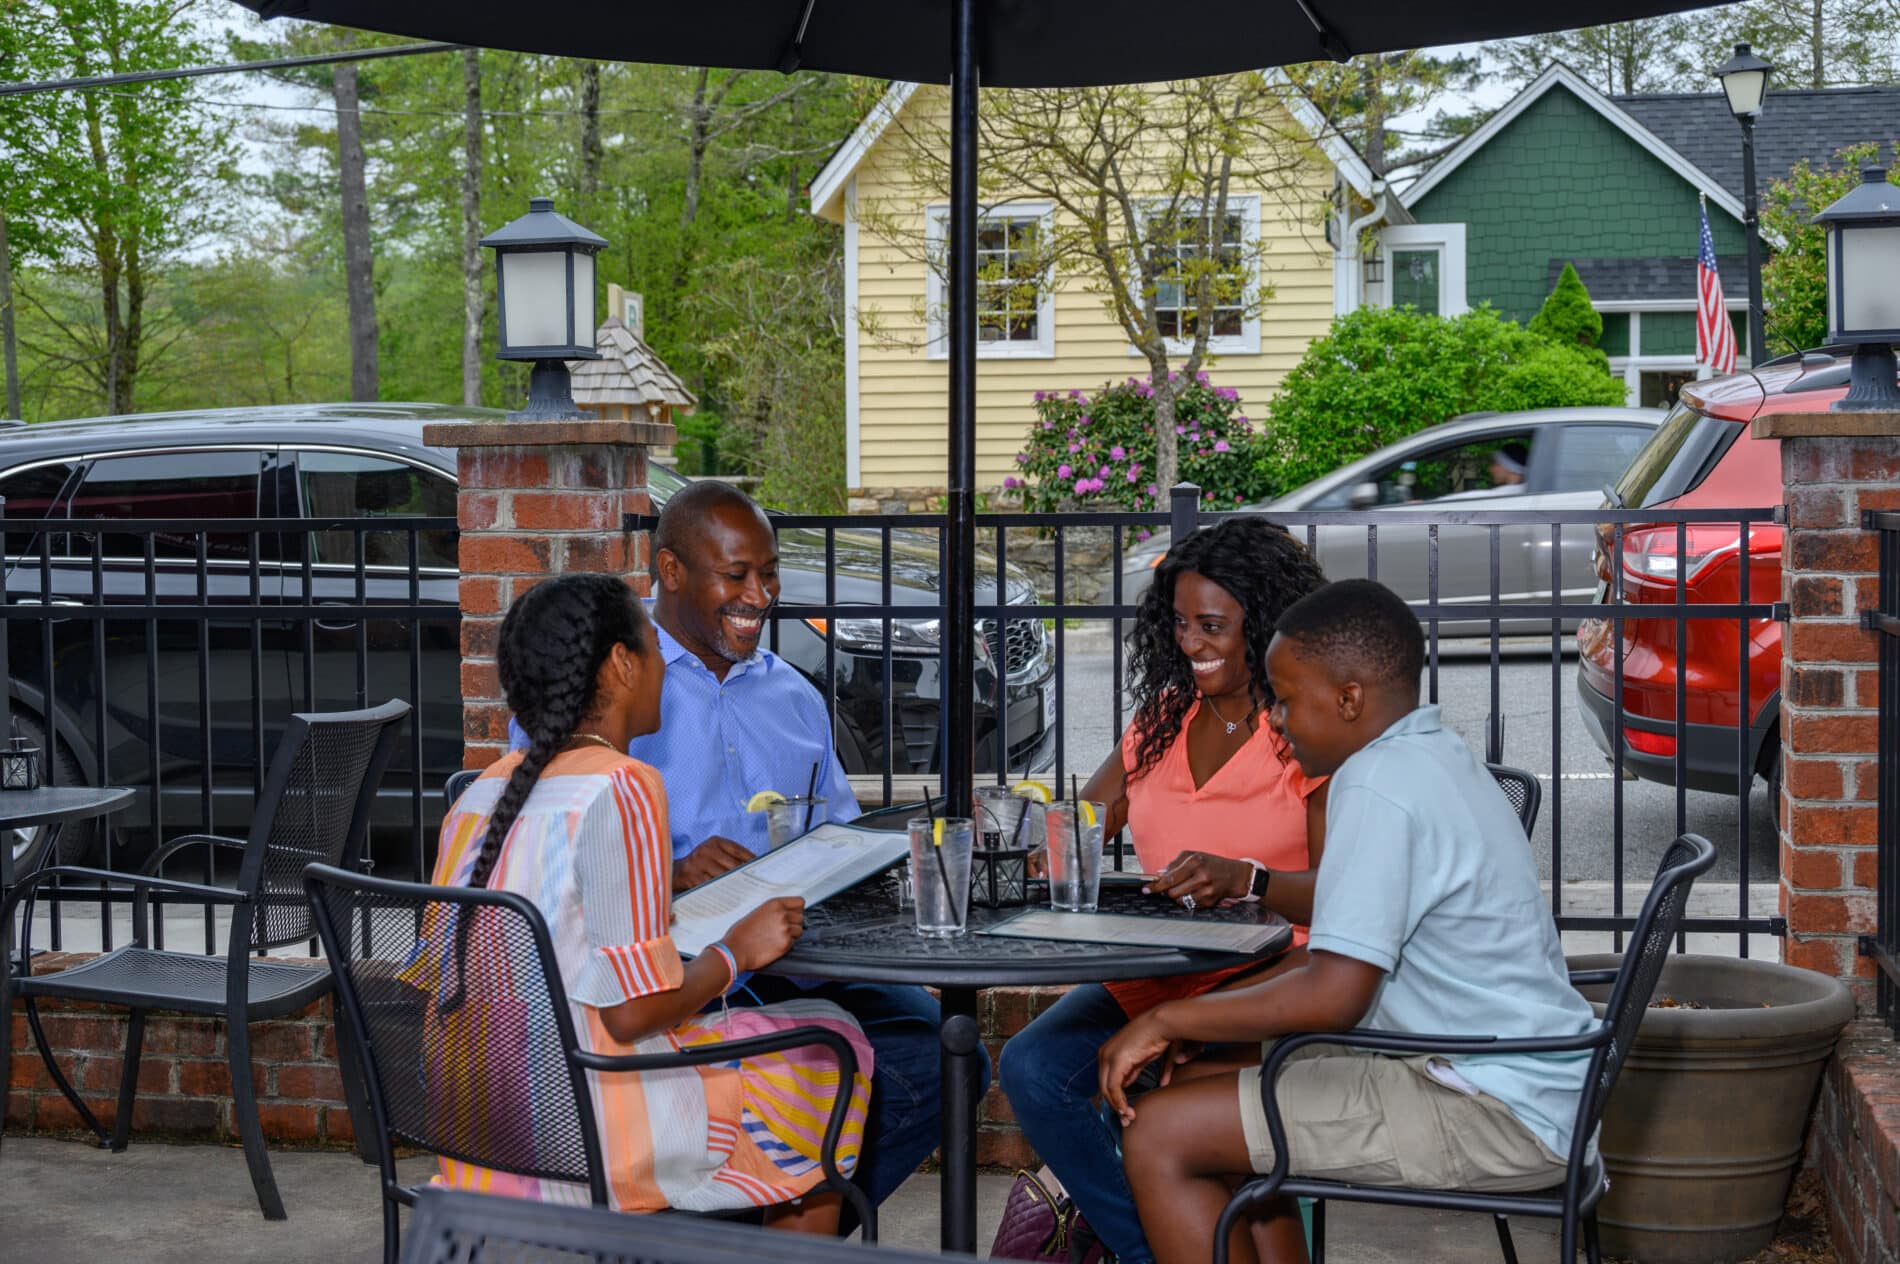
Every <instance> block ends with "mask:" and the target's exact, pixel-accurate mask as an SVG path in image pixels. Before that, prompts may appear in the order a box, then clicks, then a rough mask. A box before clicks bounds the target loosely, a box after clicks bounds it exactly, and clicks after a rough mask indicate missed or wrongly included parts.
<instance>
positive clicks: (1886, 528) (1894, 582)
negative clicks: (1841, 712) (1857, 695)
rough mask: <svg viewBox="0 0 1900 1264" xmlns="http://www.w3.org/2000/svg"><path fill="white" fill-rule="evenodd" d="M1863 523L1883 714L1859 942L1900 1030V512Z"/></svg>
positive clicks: (1867, 617)
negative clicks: (1871, 560)
mask: <svg viewBox="0 0 1900 1264" xmlns="http://www.w3.org/2000/svg"><path fill="white" fill-rule="evenodd" d="M1861 526H1863V527H1865V528H1867V529H1868V530H1871V531H1874V532H1876V533H1877V534H1878V537H1879V540H1880V604H1879V606H1878V607H1877V608H1876V609H1873V610H1868V611H1864V612H1863V613H1862V614H1861V625H1862V626H1863V627H1866V628H1868V629H1870V630H1872V631H1873V632H1875V633H1877V634H1878V636H1877V637H1876V640H1877V642H1878V645H1879V648H1878V650H1877V651H1876V653H1877V655H1878V659H1879V671H1880V677H1879V680H1880V691H1879V702H1878V708H1879V712H1880V720H1879V728H1878V730H1877V733H1876V748H1877V755H1876V758H1877V760H1878V764H1877V768H1878V771H1877V774H1876V778H1875V794H1876V797H1877V799H1878V806H1877V807H1876V809H1875V811H1876V813H1877V815H1876V817H1875V835H1874V837H1875V842H1876V860H1875V866H1876V868H1875V879H1874V881H1875V897H1874V933H1873V934H1872V935H1869V936H1865V937H1863V938H1862V940H1861V944H1860V947H1861V951H1862V952H1863V953H1865V954H1866V955H1868V956H1870V957H1872V958H1873V959H1874V964H1875V965H1876V966H1878V967H1879V972H1878V973H1877V974H1876V976H1875V989H1874V991H1875V997H1876V999H1877V1000H1878V1002H1879V1006H1880V1016H1881V1018H1882V1019H1884V1020H1885V1021H1886V1022H1887V1023H1888V1024H1889V1025H1890V1026H1891V1027H1892V1028H1893V1029H1894V1033H1895V1034H1896V1035H1900V513H1894V512H1891V511H1878V512H1872V513H1867V514H1864V515H1862V519H1861Z"/></svg>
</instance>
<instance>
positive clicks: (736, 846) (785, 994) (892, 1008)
mask: <svg viewBox="0 0 1900 1264" xmlns="http://www.w3.org/2000/svg"><path fill="white" fill-rule="evenodd" d="M778 567H779V559H778V541H777V538H776V536H775V535H774V533H773V531H772V524H771V521H770V520H769V519H768V518H767V517H766V516H765V513H764V512H763V511H762V510H761V509H760V508H759V506H758V505H757V504H756V503H755V502H754V501H753V500H752V498H751V497H749V496H747V495H746V494H745V493H744V492H742V491H740V490H738V489H737V488H735V487H733V486H731V485H730V484H726V483H718V482H710V481H709V482H702V483H694V484H692V485H691V486H690V487H687V488H685V489H684V490H682V491H680V492H678V493H676V494H675V495H674V496H673V497H672V499H671V500H669V501H668V502H667V505H666V508H665V510H664V511H663V512H662V513H661V514H660V522H659V526H658V528H657V529H656V530H655V531H654V533H653V581H654V593H655V600H654V602H653V606H652V613H653V620H654V623H655V625H656V631H657V633H658V640H659V648H660V653H661V654H662V655H663V656H664V657H665V659H666V683H665V685H664V687H663V692H662V694H661V702H660V721H661V725H660V729H659V731H658V732H656V733H652V734H649V735H647V736H645V737H636V738H635V739H634V740H633V744H632V746H631V747H629V748H628V753H629V754H631V755H632V756H633V757H634V758H635V759H638V760H641V761H643V762H645V763H649V764H651V765H653V766H654V767H655V768H657V769H658V770H659V772H660V777H661V779H662V781H664V782H665V784H666V802H667V817H668V820H669V821H670V823H671V829H672V834H673V889H674V890H675V891H684V890H686V889H687V888H688V887H693V886H697V885H698V884H699V883H701V882H704V881H706V880H707V879H709V878H715V877H717V876H719V875H720V874H722V873H725V872H726V871H728V870H730V869H733V868H735V867H737V866H739V865H741V864H744V863H745V862H746V861H748V860H751V859H752V858H753V856H754V855H756V854H760V853H763V852H764V851H765V850H766V847H767V842H766V825H765V813H763V812H747V811H746V810H745V805H746V801H747V800H748V799H750V798H751V797H752V796H753V795H754V794H755V793H757V792H758V791H760V790H777V791H779V792H780V793H781V794H786V795H791V794H798V793H803V791H804V789H805V787H806V785H808V784H810V781H811V774H812V767H813V765H816V766H817V768H818V782H817V791H816V793H818V794H819V795H821V796H823V797H824V800H825V812H826V815H827V817H829V818H830V819H831V820H834V821H850V820H852V819H854V818H855V817H856V816H857V815H858V802H857V799H856V797H855V796H854V795H853V794H852V793H851V784H850V782H849V781H847V780H846V779H845V773H844V768H843V766H842V765H840V764H839V762H838V752H837V750H836V748H835V747H834V745H833V741H832V727H831V716H830V714H829V712H828V711H827V709H826V707H825V702H824V699H823V698H821V697H820V696H819V694H818V691H817V690H816V689H815V688H813V687H812V685H811V682H810V681H808V680H806V679H805V678H804V677H803V676H802V675H800V674H799V672H798V669H797V668H795V667H793V666H792V665H791V664H790V663H787V662H786V661H785V660H784V659H782V658H780V657H779V656H778V655H776V654H773V653H772V652H770V651H769V650H766V649H764V648H762V647H761V646H760V644H759V640H760V637H761V636H762V635H763V633H764V631H765V617H766V615H767V613H768V612H769V611H770V609H771V607H772V605H773V603H775V602H776V601H777V600H778V594H779V575H778ZM509 736H510V738H511V740H512V743H513V745H515V746H517V747H520V746H525V745H527V736H526V734H524V733H522V732H521V730H520V729H519V727H517V726H516V725H515V724H514V723H513V721H510V723H509ZM794 996H817V997H822V998H824V999H826V1000H830V1001H833V1002H835V1003H837V1004H838V1005H839V1006H841V1007H842V1008H843V1009H845V1010H846V1011H847V1012H849V1013H850V1014H851V1015H852V1017H854V1018H856V1019H857V1020H858V1024H859V1025H860V1026H861V1027H863V1029H864V1034H865V1036H866V1037H867V1038H868V1039H869V1040H870V1042H871V1047H872V1049H873V1050H874V1051H875V1053H876V1068H875V1071H874V1073H873V1076H872V1080H871V1114H870V1118H869V1119H868V1120H867V1121H866V1126H865V1130H864V1136H865V1144H864V1155H863V1158H862V1160H861V1161H860V1165H859V1169H858V1170H859V1176H860V1180H861V1182H862V1184H863V1185H864V1188H865V1192H866V1193H868V1194H869V1195H870V1197H871V1199H872V1200H873V1201H874V1202H882V1201H883V1200H884V1199H885V1198H887V1197H889V1196H890V1194H891V1193H892V1191H894V1190H895V1189H896V1188H897V1187H898V1186H899V1185H901V1184H903V1182H904V1180H905V1178H907V1177H908V1176H909V1175H910V1174H911V1173H912V1172H914V1171H916V1169H917V1167H918V1165H919V1164H921V1163H922V1162H923V1161H924V1160H925V1159H926V1158H928V1157H929V1156H930V1153H931V1151H933V1150H934V1149H935V1148H936V1146H937V1142H938V1139H939V1128H940V1118H941V1110H940V1104H939V1097H940V1092H939V1088H940V1075H939V1044H938V1035H937V1029H938V1025H939V1010H938V1006H937V1002H936V1001H935V1000H934V999H933V998H932V997H931V995H930V994H929V993H928V992H926V991H924V990H923V989H922V988H919V987H894V986H887V985H880V984H869V983H811V982H808V981H797V980H788V979H782V978H777V977H773V976H766V975H754V976H752V977H751V978H750V979H749V980H747V982H746V984H745V986H744V987H742V988H741V989H740V990H739V991H736V992H734V993H733V996H732V1001H733V1003H734V1004H739V1003H744V1002H748V1001H756V1002H757V1003H759V1004H769V1003H771V1002H773V1001H777V1000H784V999H789V998H791V997H794ZM984 1074H985V1082H987V1078H988V1070H987V1066H986V1068H985V1073H984Z"/></svg>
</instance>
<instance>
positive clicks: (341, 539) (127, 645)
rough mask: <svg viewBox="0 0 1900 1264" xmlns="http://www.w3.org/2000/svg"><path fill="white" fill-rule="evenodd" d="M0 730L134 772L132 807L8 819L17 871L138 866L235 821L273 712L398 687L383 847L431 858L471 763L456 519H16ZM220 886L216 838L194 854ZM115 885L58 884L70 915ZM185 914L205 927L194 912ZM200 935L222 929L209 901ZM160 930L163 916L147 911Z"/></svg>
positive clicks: (63, 769)
mask: <svg viewBox="0 0 1900 1264" xmlns="http://www.w3.org/2000/svg"><path fill="white" fill-rule="evenodd" d="M3 525H4V528H5V532H6V558H5V565H6V579H5V584H4V585H3V586H0V621H3V625H4V635H0V654H4V659H3V660H0V668H4V675H5V676H6V678H7V680H8V683H9V688H8V689H7V690H6V691H4V695H0V733H19V734H21V735H23V736H26V737H27V738H28V739H29V740H30V741H31V742H32V743H33V744H34V745H36V746H39V747H41V748H42V751H43V754H42V758H41V767H42V769H43V776H44V779H45V782H46V783H47V784H49V785H60V784H68V783H72V782H83V783H85V784H91V785H124V786H130V787H132V788H133V789H134V791H135V797H134V802H133V806H132V807H131V808H130V809H129V810H128V811H125V812H123V813H120V814H119V815H117V816H116V817H114V818H113V819H112V820H110V821H109V822H99V823H97V824H96V825H95V826H93V827H92V828H90V829H82V830H80V831H78V832H77V833H75V832H74V831H73V830H72V829H71V828H69V829H68V831H67V832H66V834H65V836H64V837H63V838H61V839H60V840H59V842H60V855H59V856H58V857H47V856H44V855H43V854H41V853H42V852H43V851H44V849H45V845H46V836H45V833H44V832H43V830H36V829H28V830H18V831H14V832H13V834H12V836H11V837H10V838H8V839H7V840H6V841H7V844H8V846H9V847H10V848H11V849H12V853H13V854H12V859H13V860H14V861H15V862H16V865H17V866H26V867H33V866H37V865H38V864H40V863H49V862H50V861H51V860H52V859H58V860H63V861H66V862H68V863H73V862H78V863H85V864H90V865H93V866H97V867H102V868H108V869H131V868H136V867H137V866H138V864H140V863H141V862H142V861H143V859H144V858H145V856H146V855H148V854H149V853H150V852H151V850H152V849H153V848H154V847H155V846H156V845H157V844H158V843H159V842H162V841H163V840H165V839H167V838H169V837H173V836H176V835H179V834H184V833H212V834H225V835H238V836H242V835H243V834H244V832H245V829H246V826H247V825H248V823H249V820H250V815H251V809H252V805H253V802H254V799H255V796H256V795H257V794H258V793H259V792H260V790H261V788H262V785H263V778H264V774H265V771H266V770H267V768H268V767H269V761H270V758H271V755H272V753H273V752H274V750H275V746H276V742H277V739H278V737H279V736H280V735H281V733H282V732H283V728H284V724H285V722H286V720H287V718H288V717H289V715H290V714H291V713H292V712H294V711H334V710H345V709H354V708H358V707H363V706H368V705H372V704H374V703H377V702H381V701H384V700H386V699H388V698H391V697H399V698H403V699H405V700H407V701H409V702H410V703H411V705H412V707H413V708H414V710H413V711H412V713H411V716H410V718H409V720H408V722H407V727H406V730H405V732H404V733H403V737H402V741H401V744H400V747H399V750H398V753H397V754H396V756H395V758H394V759H393V760H392V762H391V765H390V768H389V770H388V773H387V775H386V776H385V778H384V781H383V791H382V794H381V796H380V797H379V800H378V804H377V810H376V813H375V816H374V820H373V834H372V843H373V851H372V855H373V856H381V857H383V858H384V859H386V860H393V861H394V862H396V864H397V865H398V866H399V867H401V868H408V869H410V871H411V872H426V870H425V869H424V868H423V866H424V863H425V858H426V857H425V847H424V843H425V840H427V839H428V838H429V837H430V836H431V835H432V833H433V829H434V825H435V823H436V822H437V821H438V820H439V818H440V807H439V800H440V795H441V787H442V782H443V779H444V778H445V777H446V776H447V775H448V773H449V772H451V771H453V770H454V769H455V768H459V767H460V766H461V762H462V716H461V696H460V658H461V647H460V635H459V626H460V611H459V608H458V603H457V586H458V585H457V574H456V571H455V569H454V568H453V567H452V566H443V565H441V564H440V562H441V561H442V560H444V559H452V558H453V557H454V555H455V550H454V532H455V530H456V522H455V519H453V518H422V517H412V518H349V519H320V518H256V519H244V520H236V519H220V520H217V521H215V522H206V521H203V520H192V521H180V520H173V519H139V520H125V519H112V520H97V519H89V520H81V519H70V520H69V519H56V520H41V519H33V520H18V519H12V520H6V521H5V522H4V524H3ZM200 850H201V851H202V852H203V853H204V860H203V864H204V866H205V868H204V870H203V873H202V875H201V876H202V877H203V878H204V879H205V880H212V879H213V878H214V874H213V871H212V868H211V866H212V864H213V858H212V855H211V851H212V849H210V848H204V849H200ZM121 896H122V893H112V892H101V891H99V890H98V889H97V888H90V889H83V890H75V889H68V890H64V891H59V892H55V893H53V895H52V897H51V899H50V901H49V903H50V908H49V917H50V919H51V928H50V929H51V942H50V946H51V947H53V948H59V947H61V946H62V940H63V928H62V925H61V921H62V913H63V911H64V909H65V908H67V907H69V906H70V905H71V904H72V903H73V902H75V901H81V902H96V903H97V904H98V906H99V908H98V912H99V919H100V932H99V934H100V940H101V943H102V946H103V947H105V948H107V949H109V948H111V947H112V944H113V936H114V927H113V919H112V917H111V915H110V907H111V905H112V904H113V903H115V902H122V899H121ZM193 920H194V923H195V922H196V921H197V920H198V919H196V918H194V919H193ZM202 929H203V933H204V937H205V942H206V949H207V951H210V950H211V948H212V943H213V937H214V928H213V923H212V917H211V913H210V910H209V909H208V908H205V909H204V910H203V917H202ZM158 933H159V934H161V935H162V933H163V918H162V916H161V918H160V921H159V931H158Z"/></svg>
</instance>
